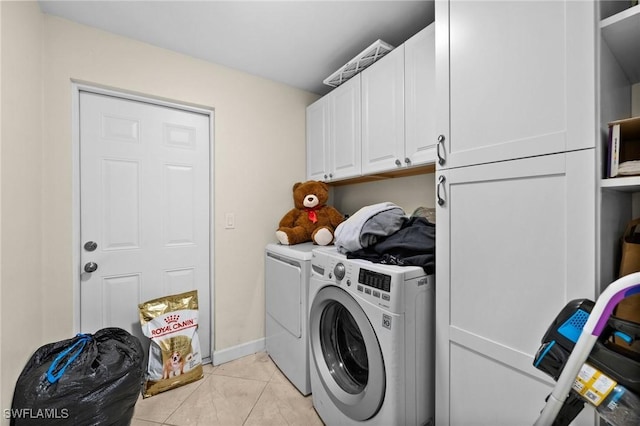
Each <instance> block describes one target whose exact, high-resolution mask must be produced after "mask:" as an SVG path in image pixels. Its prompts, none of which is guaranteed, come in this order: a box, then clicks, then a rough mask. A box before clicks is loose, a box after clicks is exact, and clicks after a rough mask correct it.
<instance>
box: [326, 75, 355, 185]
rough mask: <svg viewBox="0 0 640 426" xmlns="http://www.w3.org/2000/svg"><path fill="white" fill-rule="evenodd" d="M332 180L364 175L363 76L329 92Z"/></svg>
mask: <svg viewBox="0 0 640 426" xmlns="http://www.w3.org/2000/svg"><path fill="white" fill-rule="evenodd" d="M328 97H329V114H330V125H329V127H330V129H331V130H330V133H331V136H330V138H329V153H330V155H331V159H330V160H329V162H330V163H331V169H330V178H331V179H345V178H349V177H354V176H360V170H361V167H360V164H361V150H360V148H361V143H360V141H361V137H360V134H361V119H360V117H361V114H360V109H361V108H360V105H361V100H360V75H356V76H354V77H352V78H351V79H350V80H349V81H347V82H346V83H343V84H342V85H341V86H339V87H338V88H336V89H334V90H333V91H332V92H331V93H329V96H328Z"/></svg>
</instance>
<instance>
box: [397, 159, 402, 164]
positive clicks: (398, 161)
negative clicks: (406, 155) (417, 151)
mask: <svg viewBox="0 0 640 426" xmlns="http://www.w3.org/2000/svg"><path fill="white" fill-rule="evenodd" d="M401 164H402V163H401V162H400V160H398V159H397V158H396V166H399V165H401Z"/></svg>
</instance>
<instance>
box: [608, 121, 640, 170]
mask: <svg viewBox="0 0 640 426" xmlns="http://www.w3.org/2000/svg"><path fill="white" fill-rule="evenodd" d="M608 151H609V156H608V161H607V177H610V178H612V177H616V176H630V175H640V117H634V118H627V119H625V120H618V121H612V122H611V123H609V150H608ZM634 161H637V163H631V162H634ZM621 166H622V167H621ZM629 166H630V167H629ZM628 169H630V171H625V170H628Z"/></svg>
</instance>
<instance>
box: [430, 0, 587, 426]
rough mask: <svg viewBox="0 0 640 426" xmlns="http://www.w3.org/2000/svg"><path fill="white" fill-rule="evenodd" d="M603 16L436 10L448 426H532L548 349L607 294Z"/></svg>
mask: <svg viewBox="0 0 640 426" xmlns="http://www.w3.org/2000/svg"><path fill="white" fill-rule="evenodd" d="M595 7H596V6H595V4H594V3H593V2H576V1H571V0H568V1H561V0H558V1H544V2H537V1H530V2H525V1H514V2H503V1H498V2H496V1H494V2H485V1H458V0H455V1H436V5H435V8H436V83H437V84H436V105H437V113H436V114H437V115H436V118H437V120H436V131H437V135H438V141H439V142H438V147H437V156H438V169H437V171H436V184H437V188H436V195H437V201H438V210H437V218H438V219H437V220H438V226H437V227H436V230H437V238H436V241H437V245H438V246H437V248H438V254H437V267H436V274H437V278H436V282H437V283H438V287H437V291H436V306H437V309H436V316H437V320H436V424H438V425H463V424H474V425H475V424H477V425H497V426H499V425H505V426H506V425H520V424H532V423H533V421H534V420H535V419H536V418H537V416H538V414H539V412H540V410H541V409H542V407H543V406H544V399H545V397H546V396H547V395H548V394H549V393H550V391H551V389H552V387H553V381H552V379H550V378H549V377H547V376H546V375H544V374H543V373H541V372H539V371H538V370H536V369H535V368H534V367H533V365H532V361H533V357H534V354H535V352H536V350H537V349H538V346H539V344H540V339H541V338H542V336H543V335H544V333H545V331H546V329H547V327H548V326H549V324H550V323H551V321H552V320H553V319H554V318H555V316H556V315H557V314H558V312H560V310H561V309H562V307H563V306H564V305H565V304H566V302H568V301H569V300H571V299H575V298H590V299H593V298H594V296H595V294H596V288H595V282H596V272H597V271H596V266H595V257H596V253H595V251H596V230H595V226H594V225H595V224H596V149H595V145H596V144H595V140H596V123H595V120H596V111H595V105H596V92H595V90H596V89H595V87H596V84H595V61H596V58H595V57H596V46H595V37H596V35H595V31H596V26H595V21H596V13H595ZM576 424H585V425H586V424H591V425H593V424H594V418H593V414H592V412H590V411H589V410H585V411H584V412H583V414H582V415H581V416H580V418H579V420H578V423H576Z"/></svg>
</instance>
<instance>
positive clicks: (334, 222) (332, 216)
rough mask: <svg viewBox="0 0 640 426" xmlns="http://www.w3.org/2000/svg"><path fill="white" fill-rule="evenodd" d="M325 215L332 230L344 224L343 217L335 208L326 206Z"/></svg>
mask: <svg viewBox="0 0 640 426" xmlns="http://www.w3.org/2000/svg"><path fill="white" fill-rule="evenodd" d="M327 209H328V210H327V213H328V215H329V220H330V221H331V226H333V227H334V228H335V227H336V226H338V225H340V224H341V223H342V222H344V216H343V215H342V213H340V212H339V211H338V210H336V209H335V207H331V206H327Z"/></svg>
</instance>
